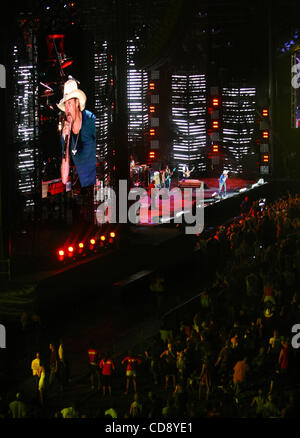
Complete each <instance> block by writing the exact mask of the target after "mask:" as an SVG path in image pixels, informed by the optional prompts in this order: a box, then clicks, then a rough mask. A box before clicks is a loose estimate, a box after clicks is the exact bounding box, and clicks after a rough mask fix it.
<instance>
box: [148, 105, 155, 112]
mask: <svg viewBox="0 0 300 438" xmlns="http://www.w3.org/2000/svg"><path fill="white" fill-rule="evenodd" d="M149 110H150V113H155V106H154V105H150V107H149Z"/></svg>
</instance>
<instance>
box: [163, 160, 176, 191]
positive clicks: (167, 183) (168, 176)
mask: <svg viewBox="0 0 300 438" xmlns="http://www.w3.org/2000/svg"><path fill="white" fill-rule="evenodd" d="M175 170H176V169H175V168H174V169H173V170H172V171H171V169H170V168H169V166H168V165H166V168H165V187H166V189H168V190H170V188H171V180H172V175H173V173H174V172H175Z"/></svg>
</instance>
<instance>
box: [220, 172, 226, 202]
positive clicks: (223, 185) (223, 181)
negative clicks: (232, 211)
mask: <svg viewBox="0 0 300 438" xmlns="http://www.w3.org/2000/svg"><path fill="white" fill-rule="evenodd" d="M227 178H228V170H224V171H223V173H222V175H221V176H220V178H219V191H218V195H219V196H221V198H222V195H221V192H222V189H224V191H223V196H224V197H225V196H226V180H227Z"/></svg>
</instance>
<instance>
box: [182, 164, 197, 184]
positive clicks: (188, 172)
mask: <svg viewBox="0 0 300 438" xmlns="http://www.w3.org/2000/svg"><path fill="white" fill-rule="evenodd" d="M194 170H195V167H193V168H192V169H191V170H189V168H188V166H186V165H185V166H184V168H183V178H182V181H185V180H186V179H188V178H189V177H190V176H191V173H192V172H194Z"/></svg>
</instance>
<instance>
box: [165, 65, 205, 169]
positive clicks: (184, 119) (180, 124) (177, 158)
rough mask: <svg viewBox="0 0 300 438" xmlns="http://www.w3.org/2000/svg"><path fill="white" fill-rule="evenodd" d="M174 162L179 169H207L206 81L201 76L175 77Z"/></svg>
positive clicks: (173, 105)
mask: <svg viewBox="0 0 300 438" xmlns="http://www.w3.org/2000/svg"><path fill="white" fill-rule="evenodd" d="M172 123H173V127H174V131H175V132H174V139H173V159H174V162H175V163H177V166H178V169H179V170H182V168H183V167H184V165H186V164H189V163H190V164H191V165H192V166H195V167H196V168H197V169H198V170H199V171H204V170H205V154H204V151H205V146H206V80H205V75H203V74H202V75H201V74H185V73H184V74H174V75H172Z"/></svg>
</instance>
